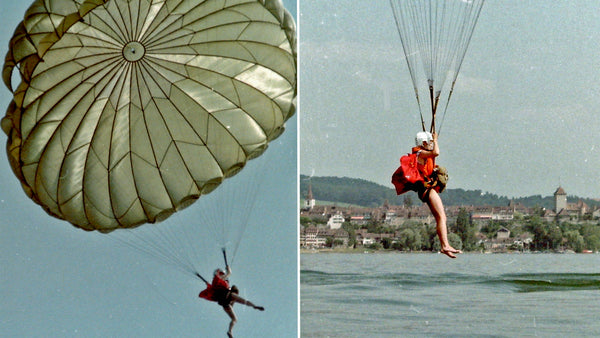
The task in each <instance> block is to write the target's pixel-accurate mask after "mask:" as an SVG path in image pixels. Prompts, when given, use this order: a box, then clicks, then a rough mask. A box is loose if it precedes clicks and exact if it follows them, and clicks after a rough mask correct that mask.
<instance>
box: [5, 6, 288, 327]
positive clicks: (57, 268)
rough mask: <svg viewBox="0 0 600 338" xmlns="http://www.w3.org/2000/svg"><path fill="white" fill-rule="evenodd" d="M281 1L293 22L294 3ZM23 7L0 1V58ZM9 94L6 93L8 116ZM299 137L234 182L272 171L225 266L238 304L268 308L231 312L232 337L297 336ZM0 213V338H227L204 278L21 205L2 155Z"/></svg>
mask: <svg viewBox="0 0 600 338" xmlns="http://www.w3.org/2000/svg"><path fill="white" fill-rule="evenodd" d="M283 2H284V4H285V6H286V8H287V9H288V10H289V11H290V12H291V13H292V15H294V16H295V15H296V2H295V1H293V0H292V1H289V0H285V1H283ZM28 6H29V2H28V1H12V0H0V8H1V11H0V21H1V22H2V25H1V26H0V54H1V55H2V56H4V55H5V54H6V50H7V46H8V41H9V39H10V37H11V36H12V33H13V31H14V28H15V27H16V26H17V24H18V23H19V22H20V21H21V20H22V17H23V14H24V12H25V10H26V9H27V7H28ZM10 97H11V96H10V92H9V91H8V90H7V89H6V88H5V87H4V86H3V85H2V88H1V89H0V102H1V103H2V105H3V106H4V107H6V106H7V105H8V103H9V102H10ZM2 135H3V136H2V137H1V140H0V141H1V143H2V144H5V142H6V136H4V133H2ZM296 140H297V116H294V117H292V118H291V119H290V120H289V121H288V122H287V124H286V131H285V132H284V134H283V135H282V136H281V137H280V138H278V139H277V140H275V141H274V142H272V143H271V145H270V147H269V149H268V150H267V152H266V153H265V154H264V155H263V156H261V157H260V158H258V159H256V160H254V161H256V163H252V162H254V161H252V162H251V163H250V164H249V166H248V168H246V169H245V170H244V171H242V173H240V174H239V175H240V177H241V178H243V177H255V176H256V175H255V172H256V171H257V170H259V169H260V167H261V165H259V161H263V162H266V165H268V166H270V169H268V170H266V171H267V173H268V175H269V177H268V178H267V179H266V180H264V181H265V183H264V184H263V186H262V188H261V190H260V191H259V192H257V194H256V196H257V200H256V204H255V208H256V209H255V210H254V212H252V214H251V217H250V219H249V221H248V225H247V227H246V232H245V234H244V236H243V239H242V241H241V242H240V245H239V250H238V252H237V255H236V257H235V260H234V262H233V264H232V265H233V275H232V277H231V282H232V283H233V284H237V285H238V286H239V287H240V290H241V295H242V296H243V297H247V298H248V299H250V300H252V301H255V302H256V303H257V304H259V305H263V306H264V307H265V308H266V311H264V312H259V311H256V310H253V309H251V308H248V307H244V306H241V305H236V306H235V311H236V313H237V315H238V324H237V325H236V328H235V329H234V333H237V334H238V335H239V336H242V337H262V336H273V337H295V336H296V335H297V330H298V295H297V286H298V270H297V261H298V256H297V231H298V230H297V226H296V224H297V193H296V190H297V189H296V187H297V178H296V173H297V165H296V160H297V141H296ZM242 175H247V176H242ZM236 178H237V177H236ZM207 210H208V211H207ZM211 210H212V209H211V207H210V206H207V203H205V201H204V200H203V199H202V198H201V199H200V200H199V201H197V202H196V203H195V204H194V205H192V206H190V207H188V208H187V209H185V210H183V211H180V212H178V213H176V214H175V215H173V216H172V217H171V218H169V219H168V220H167V221H165V222H164V223H161V224H160V225H161V226H165V227H174V226H177V225H179V224H189V223H191V224H199V223H201V221H200V220H201V219H202V217H201V215H202V214H203V213H206V212H214V211H211ZM0 215H1V217H0V228H1V229H2V235H1V236H0V336H7V337H17V336H29V337H31V336H44V337H46V336H49V337H71V336H78V337H81V336H83V337H90V336H91V337H109V336H113V337H119V336H120V337H126V336H129V337H168V336H180V337H186V336H187V337H198V336H200V337H207V336H225V332H226V330H227V326H228V323H229V320H228V317H227V315H226V314H225V313H224V312H223V310H222V308H221V307H220V306H218V305H217V304H216V303H210V302H207V301H203V300H200V299H199V298H198V293H199V292H200V291H201V290H202V289H203V287H204V284H203V283H202V282H201V281H200V280H198V279H194V278H191V277H189V276H188V275H185V274H183V273H180V272H179V270H176V269H174V268H173V267H171V266H169V265H165V264H162V263H160V262H159V261H157V260H155V259H154V258H153V257H152V256H150V255H147V254H143V253H141V252H138V251H136V250H134V249H132V248H130V247H128V246H126V245H123V244H121V242H119V241H118V240H116V239H115V238H114V237H107V236H105V235H101V234H98V233H88V232H84V231H82V230H79V229H76V228H74V227H72V226H71V225H70V224H68V223H67V222H64V221H61V220H58V219H55V218H52V217H50V216H48V215H47V214H46V213H45V212H44V211H43V210H42V209H41V208H40V207H39V206H38V205H36V204H34V203H33V202H32V201H30V200H29V199H28V198H27V197H26V195H25V193H24V192H23V191H22V189H21V187H20V186H19V183H18V180H17V179H16V178H15V176H14V175H13V173H12V172H11V169H10V167H9V165H8V161H7V158H6V153H5V151H4V150H3V151H0ZM234 217H235V216H234ZM193 235H194V236H198V237H202V236H204V238H189V239H190V240H191V241H192V242H191V243H192V244H191V247H190V248H186V250H187V249H189V250H193V251H194V254H196V255H200V257H201V258H200V259H199V260H198V261H197V262H195V263H196V265H197V266H198V268H199V269H200V270H201V272H202V273H203V274H204V275H205V276H206V277H211V275H212V271H213V270H214V268H216V267H217V266H221V267H222V265H223V264H222V256H221V253H220V248H219V246H218V244H217V243H216V242H215V241H212V240H210V239H207V238H206V237H209V236H210V231H199V232H195V233H194V234H193ZM186 239H188V238H186ZM194 243H195V244H194ZM196 244H197V245H196Z"/></svg>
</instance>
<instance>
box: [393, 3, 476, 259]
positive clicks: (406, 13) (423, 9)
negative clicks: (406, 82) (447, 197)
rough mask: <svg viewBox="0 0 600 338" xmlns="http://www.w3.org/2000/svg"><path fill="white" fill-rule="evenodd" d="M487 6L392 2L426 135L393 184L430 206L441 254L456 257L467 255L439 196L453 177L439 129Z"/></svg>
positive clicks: (419, 139) (405, 158)
mask: <svg viewBox="0 0 600 338" xmlns="http://www.w3.org/2000/svg"><path fill="white" fill-rule="evenodd" d="M483 3H484V0H470V1H462V0H390V5H391V7H392V10H393V13H394V20H395V22H396V27H397V28H398V34H399V36H400V41H401V43H402V50H403V52H404V56H405V57H406V58H405V60H406V64H407V66H408V71H409V73H410V78H411V80H412V83H413V88H414V91H415V98H416V99H417V105H418V108H419V114H420V115H421V127H422V130H423V131H422V132H419V133H417V137H416V147H414V148H413V149H412V152H411V153H410V154H408V155H405V156H402V157H401V158H400V168H398V170H396V172H395V173H394V174H393V176H392V183H393V184H394V186H395V188H396V193H397V194H398V195H400V194H402V193H404V192H406V191H409V190H413V191H415V192H417V194H418V195H419V198H420V199H421V201H423V202H425V203H427V205H428V206H429V209H430V210H431V212H432V213H433V215H434V217H435V220H436V223H437V227H436V230H437V234H438V237H439V239H440V244H441V247H442V248H441V252H442V253H444V254H446V255H447V256H449V257H451V258H456V255H455V254H457V253H460V252H461V251H460V250H457V249H454V248H453V247H452V246H450V243H449V242H448V234H447V227H446V213H445V211H444V205H443V204H442V200H441V198H440V196H439V193H440V192H442V190H444V188H445V186H446V180H447V179H448V174H447V173H446V170H445V169H444V168H443V167H439V166H436V165H435V158H436V157H437V156H439V154H440V149H439V145H438V142H437V141H438V140H437V135H438V134H436V130H437V131H438V132H439V131H440V130H441V127H442V124H443V122H444V117H445V115H446V110H447V109H448V103H449V102H450V98H451V97H452V93H453V91H454V86H455V84H456V80H457V77H458V74H459V72H460V69H461V66H462V63H463V60H464V58H465V54H466V52H467V48H468V46H469V41H470V40H471V37H472V36H473V32H474V30H475V25H476V23H477V20H478V18H479V14H480V13H481V8H482V6H483ZM420 69H421V70H423V72H420V71H419V70H420ZM426 92H428V93H429V107H426V101H427V100H422V98H423V97H424V95H423V94H424V93H426ZM444 102H445V103H444ZM426 108H430V109H429V111H430V112H431V126H430V128H429V130H430V132H426V129H425V119H424V117H423V112H424V111H426ZM440 108H441V109H440ZM438 110H440V111H441V112H442V121H441V122H440V123H439V128H437V129H436V127H437V126H438V123H436V113H437V111H438Z"/></svg>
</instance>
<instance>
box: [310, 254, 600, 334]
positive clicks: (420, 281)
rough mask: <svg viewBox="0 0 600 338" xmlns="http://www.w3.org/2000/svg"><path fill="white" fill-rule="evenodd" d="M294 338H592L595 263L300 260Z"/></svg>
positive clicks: (596, 324) (596, 303) (488, 258)
mask: <svg viewBox="0 0 600 338" xmlns="http://www.w3.org/2000/svg"><path fill="white" fill-rule="evenodd" d="M300 261H301V263H300V267H301V283H300V290H301V291H300V294H301V297H300V303H301V317H300V318H301V319H300V321H301V336H302V337H421V336H425V337H429V336H438V337H440V336H441V337H600V255H598V254H462V255H459V258H457V259H455V260H451V259H449V258H447V257H446V256H444V255H441V254H401V253H382V254H373V253H369V254H366V253H365V254H302V255H301V258H300Z"/></svg>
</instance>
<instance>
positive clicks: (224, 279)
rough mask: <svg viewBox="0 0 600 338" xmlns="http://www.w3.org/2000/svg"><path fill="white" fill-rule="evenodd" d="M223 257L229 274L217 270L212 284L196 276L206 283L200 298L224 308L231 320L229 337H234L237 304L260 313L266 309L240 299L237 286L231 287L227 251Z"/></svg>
mask: <svg viewBox="0 0 600 338" xmlns="http://www.w3.org/2000/svg"><path fill="white" fill-rule="evenodd" d="M223 256H224V257H225V266H226V268H225V270H226V271H227V272H224V271H223V270H221V269H216V270H215V273H214V275H213V279H212V282H211V283H209V282H208V281H207V280H206V279H204V277H202V276H201V275H200V274H199V273H196V276H198V277H199V278H200V279H202V280H203V281H204V282H205V283H206V289H204V290H202V291H201V292H200V294H199V295H198V297H200V298H204V299H206V300H210V301H213V302H217V303H218V304H219V305H221V306H222V307H223V310H225V312H226V313H227V314H228V315H229V318H231V322H230V323H229V330H228V331H227V335H228V336H229V337H233V334H232V332H231V331H232V330H233V326H234V325H235V323H236V322H237V317H236V316H235V313H234V312H233V305H234V304H235V303H240V304H244V305H247V306H250V307H253V308H255V309H256V310H260V311H264V310H265V308H264V307H262V306H257V305H254V304H253V303H252V302H250V301H248V300H245V299H244V298H242V297H240V296H239V290H238V288H237V287H236V286H235V285H233V286H231V287H229V281H228V278H229V276H230V275H231V268H230V267H229V264H227V257H226V256H225V250H223Z"/></svg>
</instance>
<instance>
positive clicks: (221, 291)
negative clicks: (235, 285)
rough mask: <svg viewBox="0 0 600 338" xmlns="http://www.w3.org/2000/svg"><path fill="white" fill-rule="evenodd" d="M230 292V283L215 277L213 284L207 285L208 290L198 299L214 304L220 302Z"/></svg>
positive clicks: (203, 291) (202, 292) (201, 293)
mask: <svg viewBox="0 0 600 338" xmlns="http://www.w3.org/2000/svg"><path fill="white" fill-rule="evenodd" d="M228 292H229V283H228V282H227V281H226V280H223V279H221V278H219V277H218V276H214V277H213V280H212V282H211V284H209V285H207V286H206V289H204V290H202V291H201V292H200V294H199V295H198V297H200V298H204V299H206V300H210V301H212V302H218V301H220V300H221V298H223V296H226V295H227V293H228Z"/></svg>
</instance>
